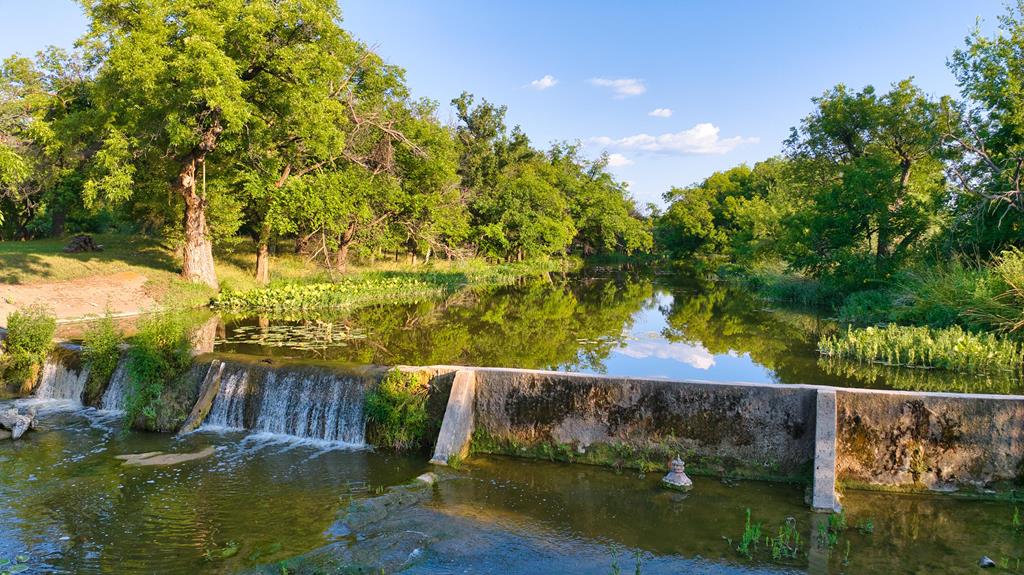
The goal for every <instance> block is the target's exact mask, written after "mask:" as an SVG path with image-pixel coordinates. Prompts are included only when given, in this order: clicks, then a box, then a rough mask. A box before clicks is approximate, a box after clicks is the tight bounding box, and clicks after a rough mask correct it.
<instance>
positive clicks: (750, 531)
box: [736, 507, 761, 559]
mask: <svg viewBox="0 0 1024 575" xmlns="http://www.w3.org/2000/svg"><path fill="white" fill-rule="evenodd" d="M760 540H761V524H760V523H751V522H750V508H749V507H748V508H747V520H746V522H745V523H744V525H743V535H742V536H741V537H740V543H739V545H737V546H736V551H737V552H738V553H739V554H740V555H742V556H744V557H746V558H747V559H750V558H752V557H753V556H754V551H756V550H757V544H758V542H759V541H760Z"/></svg>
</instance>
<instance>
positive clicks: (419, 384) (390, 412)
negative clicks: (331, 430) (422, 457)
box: [366, 368, 430, 450]
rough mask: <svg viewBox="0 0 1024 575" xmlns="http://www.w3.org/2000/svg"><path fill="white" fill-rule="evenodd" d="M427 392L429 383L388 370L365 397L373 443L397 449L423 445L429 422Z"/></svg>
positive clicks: (408, 374)
mask: <svg viewBox="0 0 1024 575" xmlns="http://www.w3.org/2000/svg"><path fill="white" fill-rule="evenodd" d="M427 392H428V386H427V384H426V382H424V381H422V380H421V379H420V377H418V376H417V375H416V374H414V373H405V372H402V371H399V370H398V369H397V368H395V369H392V370H391V371H389V372H388V373H387V375H385V376H384V378H383V379H382V380H381V381H380V383H379V384H378V385H377V387H376V388H374V389H373V390H371V391H370V393H369V394H367V397H366V419H367V421H368V422H369V423H370V424H371V436H372V437H371V441H372V442H373V443H374V444H376V445H378V446H380V447H388V448H391V449H395V450H407V449H413V448H415V447H419V446H422V445H423V442H424V440H425V439H426V434H427V430H428V427H429V423H430V418H429V416H428V414H427Z"/></svg>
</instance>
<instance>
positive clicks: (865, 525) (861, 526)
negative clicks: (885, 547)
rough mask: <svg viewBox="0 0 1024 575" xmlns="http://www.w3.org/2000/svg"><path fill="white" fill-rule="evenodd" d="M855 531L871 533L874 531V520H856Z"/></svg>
mask: <svg viewBox="0 0 1024 575" xmlns="http://www.w3.org/2000/svg"><path fill="white" fill-rule="evenodd" d="M857 531H859V532H860V533H861V534H862V535H871V534H872V533H874V532H875V522H874V521H872V520H871V519H865V520H863V521H859V522H857Z"/></svg>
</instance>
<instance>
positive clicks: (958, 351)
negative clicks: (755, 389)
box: [818, 325, 1024, 373]
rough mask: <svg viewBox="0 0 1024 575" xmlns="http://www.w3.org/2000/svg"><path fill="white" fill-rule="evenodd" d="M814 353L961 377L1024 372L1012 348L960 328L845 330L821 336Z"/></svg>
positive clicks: (1022, 359) (1006, 341)
mask: <svg viewBox="0 0 1024 575" xmlns="http://www.w3.org/2000/svg"><path fill="white" fill-rule="evenodd" d="M818 350H819V351H820V352H821V353H822V355H826V356H829V357H833V358H841V359H850V360H856V361H861V362H868V363H880V364H884V365H891V366H901V367H918V368H938V369H945V370H949V371H958V372H965V373H996V372H1014V371H1016V372H1019V371H1020V370H1021V369H1022V367H1024V353H1022V351H1021V346H1020V345H1019V344H1018V343H1017V342H1015V341H1012V340H1009V339H1005V338H999V337H997V336H995V335H993V334H975V333H971V332H967V331H964V330H963V329H961V328H960V327H959V326H953V327H947V328H941V329H933V328H928V327H907V326H898V325H889V326H886V327H867V328H849V329H847V331H846V333H845V334H839V335H826V336H823V337H822V338H821V339H820V340H819V342H818Z"/></svg>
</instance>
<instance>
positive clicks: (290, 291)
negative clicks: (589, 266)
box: [0, 234, 581, 310]
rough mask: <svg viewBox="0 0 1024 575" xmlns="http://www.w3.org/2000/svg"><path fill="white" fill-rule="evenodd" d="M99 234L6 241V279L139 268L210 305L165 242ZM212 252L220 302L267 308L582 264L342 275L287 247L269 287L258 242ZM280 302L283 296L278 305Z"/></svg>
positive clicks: (385, 267)
mask: <svg viewBox="0 0 1024 575" xmlns="http://www.w3.org/2000/svg"><path fill="white" fill-rule="evenodd" d="M94 238H95V239H96V242H97V243H99V244H102V245H103V246H104V249H103V251H102V252H91V253H80V254H68V253H64V252H63V249H64V246H65V245H66V240H62V239H44V240H33V241H27V242H0V283H6V284H21V285H35V284H41V283H49V282H60V281H69V280H76V279H81V278H88V277H103V276H109V275H111V274H116V273H123V272H134V273H138V274H141V275H143V276H145V277H146V279H147V281H146V284H145V289H146V291H147V293H148V294H149V295H150V296H151V297H153V299H154V300H156V301H158V302H160V303H161V305H162V306H163V307H164V308H165V309H187V308H196V307H200V306H204V305H206V304H208V303H209V302H210V301H211V299H212V298H213V297H214V296H215V295H216V293H215V291H214V290H212V289H210V288H208V287H206V286H203V285H198V284H193V283H190V282H187V281H184V280H182V279H181V277H180V276H179V275H178V272H179V270H180V265H181V262H180V257H179V255H178V254H177V253H176V252H175V250H174V249H173V247H172V246H171V245H169V244H167V243H165V242H161V241H159V240H157V239H154V238H149V237H145V236H135V235H117V234H97V235H95V236H94ZM214 257H215V260H216V270H217V278H218V280H219V282H220V287H221V289H222V291H223V292H224V296H223V297H221V298H220V299H219V300H218V301H219V303H220V305H221V306H222V307H225V308H228V309H261V310H262V309H277V308H283V307H289V306H292V305H295V304H297V303H301V304H302V306H312V307H324V306H328V307H329V306H334V305H338V304H344V305H348V304H351V303H365V302H372V301H383V300H386V301H393V300H394V298H407V299H408V298H414V299H415V298H420V299H421V298H422V297H425V296H428V295H434V294H437V293H443V292H444V291H447V290H452V289H457V288H458V287H461V286H464V285H482V284H501V283H510V282H512V281H515V280H516V279H517V278H519V277H523V276H525V275H537V274H542V273H546V272H551V271H562V270H569V269H574V268H576V267H578V266H579V265H580V263H581V262H580V261H578V260H573V259H567V260H560V259H539V260H534V261H529V262H520V263H511V264H492V263H489V262H486V261H484V260H480V259H471V260H459V261H452V262H450V261H447V260H437V259H435V260H432V261H431V262H430V263H429V264H418V265H412V264H409V263H406V262H393V261H380V262H378V263H375V264H374V265H372V266H365V267H363V266H359V265H352V266H349V270H348V272H347V273H345V274H340V273H337V272H333V271H331V270H327V269H326V268H324V267H322V266H321V265H319V262H314V261H309V260H308V258H306V257H305V256H301V255H296V254H293V253H292V250H291V249H290V246H287V245H282V246H281V250H280V252H279V253H278V254H276V255H274V256H273V257H272V258H271V278H272V280H273V281H272V283H271V285H270V287H269V288H264V287H262V286H259V285H258V284H257V283H256V281H255V278H254V277H253V271H254V270H255V266H256V256H255V250H254V246H253V245H252V242H250V241H241V242H238V243H237V244H236V245H233V246H232V248H231V249H230V250H224V249H215V251H214ZM297 286H301V287H297ZM325 286H332V287H325ZM276 300H280V301H278V302H276V303H275V301H276ZM317 301H320V303H315V302H317ZM282 302H287V304H286V305H284V304H282ZM300 307H301V306H300Z"/></svg>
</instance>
